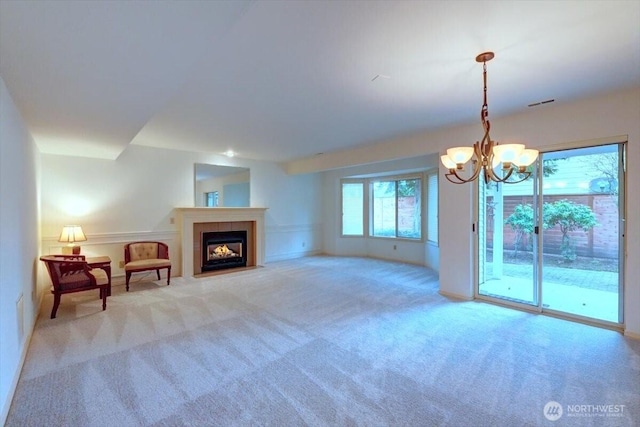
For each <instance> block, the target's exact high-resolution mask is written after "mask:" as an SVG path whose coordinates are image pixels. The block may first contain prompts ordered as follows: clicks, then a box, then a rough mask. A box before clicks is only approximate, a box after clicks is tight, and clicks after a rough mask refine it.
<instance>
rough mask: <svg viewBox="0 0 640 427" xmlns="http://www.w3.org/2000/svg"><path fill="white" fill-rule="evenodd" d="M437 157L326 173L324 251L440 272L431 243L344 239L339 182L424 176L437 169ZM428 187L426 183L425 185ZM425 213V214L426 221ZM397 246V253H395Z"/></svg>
mask: <svg viewBox="0 0 640 427" xmlns="http://www.w3.org/2000/svg"><path fill="white" fill-rule="evenodd" d="M438 161H439V159H438V157H437V156H436V155H431V156H420V157H413V158H410V159H404V160H394V161H389V162H382V163H375V164H369V165H362V166H353V167H348V168H341V169H334V170H330V171H327V172H324V173H323V182H324V249H325V252H326V253H328V254H331V255H342V256H370V257H374V258H382V259H390V260H397V261H402V262H409V263H412V264H420V265H426V266H428V267H431V268H433V269H434V270H436V271H437V270H438V268H439V265H438V257H439V250H438V247H437V246H435V245H433V244H432V243H429V242H414V241H410V240H404V239H385V238H376V237H354V236H349V237H342V236H341V235H340V234H341V221H342V218H341V200H340V197H341V188H340V180H341V179H343V178H349V177H355V176H375V175H378V174H380V175H388V174H402V173H407V172H417V171H420V172H424V171H427V170H429V169H431V170H433V169H434V168H437V167H438ZM423 184H424V185H425V186H426V180H425V182H424V183H423ZM425 219H426V211H425V212H423V221H424V220H425ZM394 246H395V249H394Z"/></svg>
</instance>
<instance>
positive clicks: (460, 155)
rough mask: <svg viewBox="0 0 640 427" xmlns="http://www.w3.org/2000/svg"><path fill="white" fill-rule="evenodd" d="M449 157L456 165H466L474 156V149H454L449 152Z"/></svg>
mask: <svg viewBox="0 0 640 427" xmlns="http://www.w3.org/2000/svg"><path fill="white" fill-rule="evenodd" d="M447 156H449V159H451V161H453V163H456V164H459V165H460V164H465V163H467V162H468V161H469V159H471V156H473V147H454V148H449V149H448V150H447Z"/></svg>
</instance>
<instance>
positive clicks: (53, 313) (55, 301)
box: [51, 294, 60, 319]
mask: <svg viewBox="0 0 640 427" xmlns="http://www.w3.org/2000/svg"><path fill="white" fill-rule="evenodd" d="M59 306H60V294H53V309H51V318H52V319H55V318H56V312H57V311H58V307H59Z"/></svg>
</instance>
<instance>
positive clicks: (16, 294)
mask: <svg viewBox="0 0 640 427" xmlns="http://www.w3.org/2000/svg"><path fill="white" fill-rule="evenodd" d="M37 163H38V154H37V150H36V147H35V144H34V142H33V139H32V138H31V135H30V134H29V133H28V131H27V129H26V127H25V125H24V123H23V122H22V118H21V116H20V113H19V111H18V109H17V108H16V106H15V104H14V103H13V100H12V99H11V96H10V94H9V92H8V91H7V88H6V86H5V84H4V81H3V80H2V78H1V77H0V360H1V362H2V363H0V404H1V405H2V412H1V413H0V424H2V425H4V421H5V419H6V416H7V414H8V412H9V406H10V404H11V400H10V399H11V397H12V396H13V392H14V390H15V386H16V384H17V380H18V377H19V374H20V369H21V368H22V363H23V362H24V357H25V355H26V351H27V347H28V342H29V338H30V336H31V331H32V330H33V325H34V324H35V319H36V317H37V315H38V306H39V292H38V290H37V278H36V271H37V267H36V266H37V263H38V262H39V261H38V252H39V247H38V245H39V234H38V230H39V228H38V209H39V207H38V186H37V181H38V173H37V170H38V166H37Z"/></svg>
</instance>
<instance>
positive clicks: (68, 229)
mask: <svg viewBox="0 0 640 427" xmlns="http://www.w3.org/2000/svg"><path fill="white" fill-rule="evenodd" d="M85 240H87V236H85V235H84V233H83V232H82V227H80V226H79V225H65V226H64V227H62V233H60V237H59V238H58V242H63V243H68V245H67V246H66V247H64V248H62V253H63V254H66V255H70V254H73V255H78V254H80V246H79V245H76V242H84V241H85Z"/></svg>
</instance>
